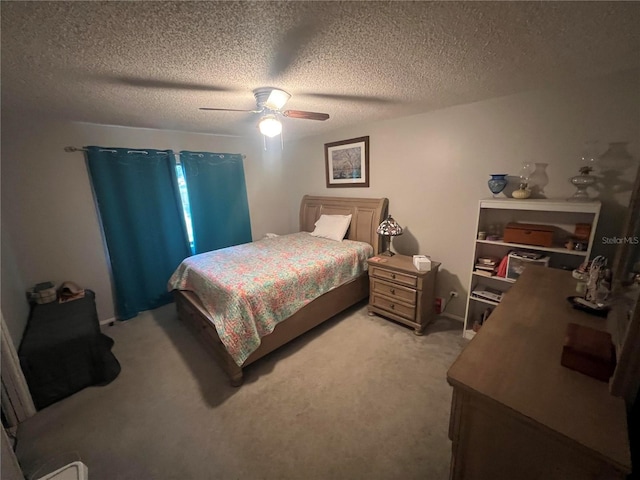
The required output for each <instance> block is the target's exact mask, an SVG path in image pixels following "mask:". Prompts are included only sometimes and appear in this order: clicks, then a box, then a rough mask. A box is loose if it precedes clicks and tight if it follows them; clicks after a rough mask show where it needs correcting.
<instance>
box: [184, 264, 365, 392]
mask: <svg viewBox="0 0 640 480" xmlns="http://www.w3.org/2000/svg"><path fill="white" fill-rule="evenodd" d="M368 295H369V277H368V275H367V272H365V273H364V274H362V275H360V276H359V277H358V278H356V279H355V280H353V281H352V282H349V283H347V284H344V285H342V286H340V287H337V288H335V289H333V290H331V291H329V292H327V293H325V294H324V295H322V296H320V297H318V298H317V299H315V300H314V301H312V302H311V303H309V304H308V305H306V306H304V307H303V308H301V309H300V310H298V311H297V312H296V313H295V314H293V315H292V316H291V317H289V318H287V319H286V320H283V321H282V322H280V323H278V325H276V328H275V329H274V330H273V332H272V333H271V334H269V335H267V336H265V337H263V338H262V341H261V344H260V347H258V349H257V350H256V351H254V352H253V353H252V354H251V355H250V356H249V358H247V360H246V361H245V362H244V363H243V364H242V367H240V366H238V365H237V364H236V362H235V361H234V360H233V358H231V355H229V352H227V350H226V349H225V347H224V344H223V343H222V341H221V340H220V337H219V336H218V332H217V331H216V328H215V326H214V324H213V322H212V320H211V317H210V316H209V314H208V313H207V311H206V310H205V308H204V307H203V305H202V302H200V299H199V298H198V297H197V295H195V294H194V293H193V292H187V291H181V290H174V297H175V300H176V308H177V310H178V317H179V318H180V320H181V321H183V322H184V323H185V324H186V325H188V326H189V327H190V328H191V330H192V331H193V332H194V333H195V334H196V335H197V336H198V338H199V339H200V341H201V342H202V343H203V344H204V345H205V346H206V348H207V350H208V351H209V352H211V354H212V355H213V357H214V358H215V360H216V363H218V365H220V367H221V368H222V369H223V370H224V372H225V373H226V374H227V376H228V377H229V380H230V381H231V385H232V386H234V387H239V386H240V385H242V381H243V368H244V367H246V366H248V365H250V364H252V363H253V362H255V361H256V360H258V359H259V358H262V357H263V356H265V355H267V354H268V353H270V352H272V351H274V350H275V349H277V348H279V347H281V346H282V345H284V344H286V343H288V342H290V341H291V340H293V339H294V338H296V337H299V336H300V335H302V334H303V333H305V332H307V331H309V330H311V329H312V328H314V327H316V326H318V325H320V324H321V323H322V322H325V321H326V320H328V319H330V318H331V317H333V316H335V315H337V314H338V313H340V312H342V311H343V310H345V309H347V308H349V307H350V306H352V305H355V304H356V303H358V302H359V301H361V300H363V299H365V298H367V296H368Z"/></svg>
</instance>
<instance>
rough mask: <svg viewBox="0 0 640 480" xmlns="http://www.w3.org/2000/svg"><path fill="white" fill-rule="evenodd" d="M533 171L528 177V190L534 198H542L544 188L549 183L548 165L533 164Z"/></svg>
mask: <svg viewBox="0 0 640 480" xmlns="http://www.w3.org/2000/svg"><path fill="white" fill-rule="evenodd" d="M534 166H535V169H534V170H533V172H531V174H530V175H529V188H530V189H531V191H532V192H533V193H534V194H535V195H536V196H544V187H546V186H547V184H548V183H549V176H548V175H547V166H549V164H548V163H535V164H534Z"/></svg>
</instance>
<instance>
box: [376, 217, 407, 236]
mask: <svg viewBox="0 0 640 480" xmlns="http://www.w3.org/2000/svg"><path fill="white" fill-rule="evenodd" d="M376 232H377V233H378V235H384V236H385V237H396V236H398V235H402V227H401V226H400V225H399V224H398V222H396V221H395V220H394V219H393V217H392V216H391V215H389V216H388V217H387V219H386V220H384V221H383V222H382V223H381V224H380V225H379V226H378V230H376Z"/></svg>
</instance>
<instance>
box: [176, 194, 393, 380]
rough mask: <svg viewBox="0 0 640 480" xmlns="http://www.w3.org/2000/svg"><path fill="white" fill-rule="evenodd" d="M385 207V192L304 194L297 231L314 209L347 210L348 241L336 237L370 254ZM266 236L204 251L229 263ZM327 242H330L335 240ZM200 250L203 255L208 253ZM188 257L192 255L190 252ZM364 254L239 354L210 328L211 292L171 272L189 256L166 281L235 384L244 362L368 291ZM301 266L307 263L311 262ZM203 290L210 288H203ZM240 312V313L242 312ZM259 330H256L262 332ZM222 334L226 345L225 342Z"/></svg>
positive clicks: (183, 315) (304, 228)
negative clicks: (354, 267)
mask: <svg viewBox="0 0 640 480" xmlns="http://www.w3.org/2000/svg"><path fill="white" fill-rule="evenodd" d="M387 208H388V200H387V199H386V198H341V197H322V196H310V195H305V196H304V197H303V198H302V202H301V204H300V232H312V231H313V230H314V225H315V223H316V221H317V220H318V219H319V218H320V215H323V214H324V215H351V222H350V226H349V229H348V231H347V233H346V236H345V240H348V241H349V242H340V243H342V244H345V245H346V244H353V245H354V246H357V247H359V249H360V250H362V249H363V246H362V245H359V244H360V243H365V244H368V245H365V246H364V247H366V249H367V250H366V251H367V252H368V254H367V255H366V256H370V255H372V254H377V253H380V251H381V247H382V245H381V243H380V241H379V240H380V239H379V236H378V234H377V233H376V229H377V227H378V225H379V224H380V223H381V222H382V220H384V218H385V217H386V215H387ZM302 236H306V237H310V238H315V237H311V236H310V235H308V234H302V233H300V234H291V235H287V236H283V237H291V240H289V241H294V242H297V241H299V240H301V239H300V237H302ZM268 240H269V239H265V240H260V241H258V242H253V243H252V244H245V245H244V246H243V245H239V246H237V247H230V248H228V249H222V250H218V251H216V252H209V253H210V254H212V259H213V258H215V259H216V260H217V261H216V263H220V261H221V260H223V259H224V257H223V256H226V257H228V258H230V260H229V262H230V263H229V264H230V265H231V264H234V265H235V263H237V261H238V258H239V257H240V256H241V255H240V254H239V253H238V252H239V251H243V252H246V251H249V252H250V251H251V250H247V249H251V248H256V247H257V246H263V245H266V244H267V243H268ZM326 242H329V243H331V242H332V241H331V240H326ZM335 244H338V242H335ZM369 246H370V248H369ZM332 247H333V248H335V247H336V245H334V246H332ZM314 248H315V247H314ZM234 249H235V250H234ZM234 254H235V255H234ZM203 255H205V256H206V255H208V254H203ZM360 255H362V253H360ZM234 257H235V258H234ZM191 258H192V259H193V258H194V257H191ZM365 260H366V257H361V258H360V260H359V261H360V263H361V265H360V266H359V272H360V273H359V274H358V275H357V276H356V277H355V278H353V279H350V280H348V281H346V282H344V283H341V284H339V285H337V286H335V287H332V288H331V289H329V290H328V291H326V292H325V293H322V294H321V295H320V296H318V297H317V298H315V299H312V300H310V301H308V302H306V303H305V304H304V305H303V306H301V307H300V308H299V309H298V310H296V311H295V312H291V314H290V315H289V316H287V317H286V318H284V319H281V320H278V321H277V324H276V325H275V327H274V328H273V330H272V331H271V333H267V334H264V336H261V338H260V340H259V342H258V345H257V347H256V348H255V349H252V350H251V351H250V353H249V354H247V352H246V351H245V352H244V355H241V356H240V357H239V356H238V352H237V351H236V350H235V349H233V348H231V347H232V345H230V344H229V338H228V336H227V335H226V334H225V333H224V332H223V331H222V330H220V331H221V332H222V335H220V334H219V331H218V329H217V328H216V321H217V322H218V328H221V327H220V318H219V313H220V312H216V311H215V301H217V300H218V299H217V298H216V299H215V301H214V299H212V297H205V294H204V293H202V290H200V296H202V297H205V298H200V297H199V296H198V294H196V293H195V292H194V291H193V290H192V289H191V288H190V287H189V285H190V284H189V282H184V281H182V282H180V281H178V280H176V278H175V277H177V276H178V273H179V271H184V270H185V269H186V268H185V266H184V264H185V262H188V261H189V259H185V262H183V264H181V265H180V267H178V269H177V270H176V273H174V276H172V280H170V283H169V285H170V288H172V289H173V294H174V297H175V300H176V308H177V312H178V317H179V319H180V320H181V321H182V322H184V323H185V324H186V325H188V326H189V327H190V328H191V329H192V330H193V331H194V332H195V333H196V334H197V336H198V338H199V339H200V340H201V341H202V343H203V344H204V345H205V347H206V348H207V349H208V350H209V351H210V352H211V353H212V354H213V357H214V358H215V360H216V362H217V363H218V364H219V365H220V367H221V368H222V369H223V370H224V372H225V373H226V374H227V375H228V377H229V379H230V381H231V384H232V385H233V386H240V385H241V384H242V380H243V369H244V368H245V367H247V366H248V365H250V364H252V363H253V362H255V361H256V360H258V359H260V358H262V357H264V356H265V355H267V354H268V353H270V352H272V351H274V350H275V349H277V348H279V347H281V346H282V345H284V344H286V343H288V342H289V341H291V340H293V339H294V338H296V337H298V336H300V335H302V334H303V333H305V332H307V331H309V330H310V329H312V328H314V327H316V326H317V325H319V324H321V323H322V322H324V321H326V320H328V319H330V318H331V317H333V316H334V315H336V314H338V313H340V312H341V311H343V310H345V309H346V308H348V307H350V306H352V305H354V304H356V303H358V302H359V301H361V300H363V299H364V298H366V297H367V296H368V295H369V279H368V276H367V272H366V262H365ZM251 262H252V259H248V263H247V264H245V265H243V266H242V267H241V268H243V269H245V270H244V272H245V273H246V271H247V270H246V269H248V268H251V267H250V265H251ZM254 265H255V264H254ZM305 268H311V266H309V267H305ZM303 272H304V270H303ZM185 285H186V286H187V287H185ZM207 295H210V294H209V293H207ZM265 295H266V291H265ZM205 305H207V306H208V308H207V307H205ZM212 305H213V306H212ZM212 312H213V313H212ZM240 313H242V312H240ZM242 314H243V315H244V313H242ZM214 317H215V321H214ZM244 321H245V322H248V323H253V319H250V320H247V319H244ZM258 330H259V328H258ZM259 333H260V334H262V333H264V332H259ZM221 336H222V339H221ZM223 340H224V342H226V344H227V345H228V347H227V346H225V343H224V342H223ZM230 352H231V353H230ZM232 354H233V355H232Z"/></svg>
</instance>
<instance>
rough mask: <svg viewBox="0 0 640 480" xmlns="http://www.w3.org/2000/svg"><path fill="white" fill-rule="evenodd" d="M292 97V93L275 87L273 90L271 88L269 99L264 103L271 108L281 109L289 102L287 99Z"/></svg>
mask: <svg viewBox="0 0 640 480" xmlns="http://www.w3.org/2000/svg"><path fill="white" fill-rule="evenodd" d="M290 98H291V95H289V94H288V93H287V92H285V91H284V90H278V89H277V88H274V89H273V90H271V93H270V94H269V98H267V101H266V102H265V103H264V105H265V107H268V108H270V109H271V110H280V109H281V108H282V107H284V104H285V103H287V100H289V99H290Z"/></svg>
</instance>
